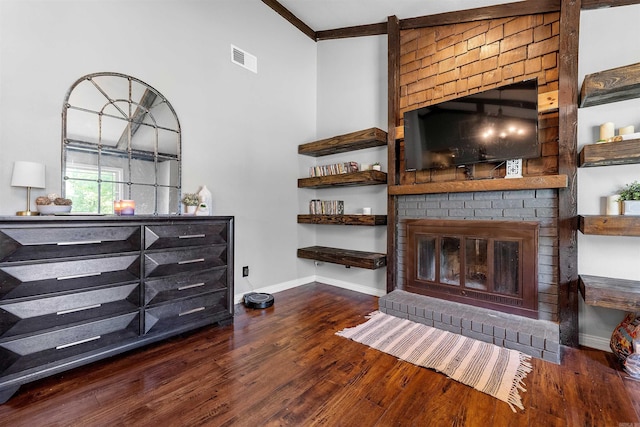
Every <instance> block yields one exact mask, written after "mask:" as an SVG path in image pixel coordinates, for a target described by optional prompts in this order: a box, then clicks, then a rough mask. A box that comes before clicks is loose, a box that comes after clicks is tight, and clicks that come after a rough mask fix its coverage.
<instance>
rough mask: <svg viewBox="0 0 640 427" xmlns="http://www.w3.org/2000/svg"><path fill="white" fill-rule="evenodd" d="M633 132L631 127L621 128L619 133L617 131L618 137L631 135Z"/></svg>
mask: <svg viewBox="0 0 640 427" xmlns="http://www.w3.org/2000/svg"><path fill="white" fill-rule="evenodd" d="M633 131H634V128H633V126H625V127H623V128H620V131H618V135H629V134H631V133H633Z"/></svg>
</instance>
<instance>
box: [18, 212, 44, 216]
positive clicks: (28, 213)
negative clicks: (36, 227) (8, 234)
mask: <svg viewBox="0 0 640 427" xmlns="http://www.w3.org/2000/svg"><path fill="white" fill-rule="evenodd" d="M16 215H18V216H36V215H40V212H37V211H18V212H16Z"/></svg>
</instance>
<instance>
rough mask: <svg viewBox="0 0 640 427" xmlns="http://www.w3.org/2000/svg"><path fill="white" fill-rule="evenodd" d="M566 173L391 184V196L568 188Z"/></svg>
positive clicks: (389, 188)
mask: <svg viewBox="0 0 640 427" xmlns="http://www.w3.org/2000/svg"><path fill="white" fill-rule="evenodd" d="M567 181H568V180H567V176H566V175H541V176H526V177H524V178H509V179H507V178H496V179H478V180H467V181H446V182H427V183H422V184H410V185H390V186H389V187H388V193H389V195H391V196H400V195H406V194H431V193H467V192H472V191H509V190H537V189H543V188H566V187H567Z"/></svg>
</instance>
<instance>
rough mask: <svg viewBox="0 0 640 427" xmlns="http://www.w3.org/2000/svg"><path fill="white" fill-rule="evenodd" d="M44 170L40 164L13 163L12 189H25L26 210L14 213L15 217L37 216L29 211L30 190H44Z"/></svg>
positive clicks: (36, 213)
mask: <svg viewBox="0 0 640 427" xmlns="http://www.w3.org/2000/svg"><path fill="white" fill-rule="evenodd" d="M44 176H45V169H44V165H43V164H42V163H35V162H23V161H17V162H13V175H11V186H12V187H27V210H25V211H19V212H16V215H20V216H25V215H38V212H34V211H32V210H31V188H32V187H33V188H44Z"/></svg>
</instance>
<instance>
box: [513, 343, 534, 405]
mask: <svg viewBox="0 0 640 427" xmlns="http://www.w3.org/2000/svg"><path fill="white" fill-rule="evenodd" d="M530 361H531V356H529V355H527V354H524V353H520V365H519V366H518V369H517V370H516V373H515V378H514V379H513V385H512V386H511V391H509V398H508V399H507V403H508V404H509V407H510V408H511V410H512V411H513V412H518V411H516V408H514V406H517V407H518V408H520V409H521V410H523V411H524V405H523V404H522V397H520V393H519V391H522V392H525V391H527V389H526V388H525V384H524V379H525V378H526V377H527V375H528V374H529V372H531V371H532V370H533V365H532V364H531V362H530Z"/></svg>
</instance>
